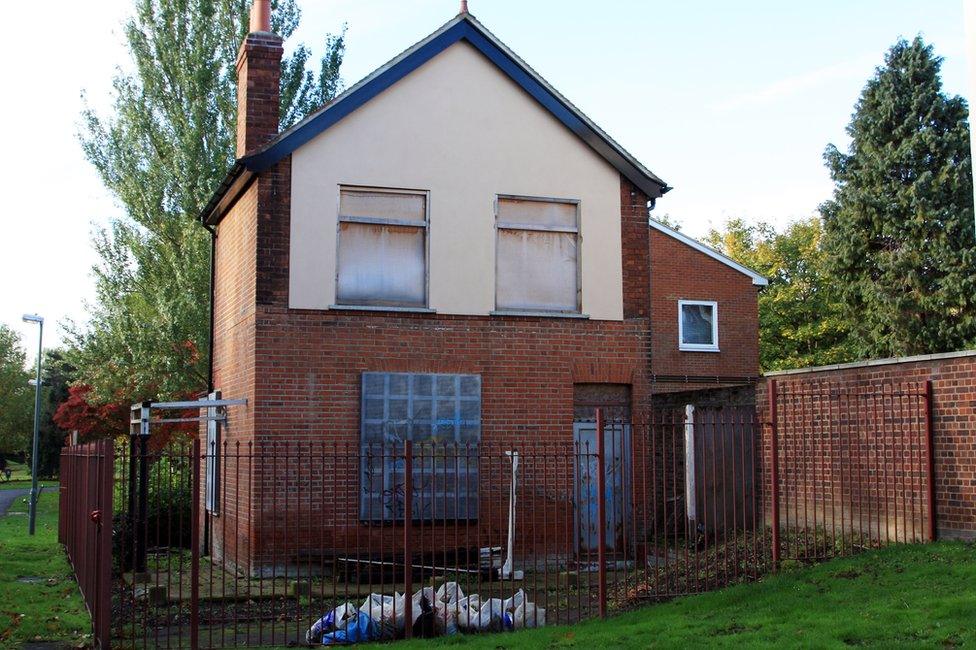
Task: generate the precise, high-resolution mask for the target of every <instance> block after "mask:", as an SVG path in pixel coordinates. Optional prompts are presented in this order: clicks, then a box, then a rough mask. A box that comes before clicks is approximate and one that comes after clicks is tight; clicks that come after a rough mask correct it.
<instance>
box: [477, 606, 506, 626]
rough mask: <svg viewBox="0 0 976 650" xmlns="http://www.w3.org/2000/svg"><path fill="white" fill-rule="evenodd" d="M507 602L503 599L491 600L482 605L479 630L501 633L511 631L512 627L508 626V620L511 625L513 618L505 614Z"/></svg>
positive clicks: (479, 615) (479, 614)
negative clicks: (505, 630) (506, 630)
mask: <svg viewBox="0 0 976 650" xmlns="http://www.w3.org/2000/svg"><path fill="white" fill-rule="evenodd" d="M504 605H505V601H503V600H502V599H501V598H489V599H488V600H486V601H485V602H484V603H482V605H481V609H480V610H479V611H478V629H479V630H492V631H501V630H504V629H511V625H510V624H508V625H506V619H507V621H508V622H509V623H510V622H511V616H509V615H507V614H506V612H505V608H504Z"/></svg>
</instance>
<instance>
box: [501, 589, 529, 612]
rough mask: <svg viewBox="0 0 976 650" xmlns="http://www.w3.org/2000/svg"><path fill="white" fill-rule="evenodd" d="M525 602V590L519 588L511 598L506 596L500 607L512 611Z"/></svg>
mask: <svg viewBox="0 0 976 650" xmlns="http://www.w3.org/2000/svg"><path fill="white" fill-rule="evenodd" d="M524 602H525V591H524V590H522V589H519V590H518V591H516V592H515V594H513V595H512V597H511V598H506V599H505V602H504V604H503V605H502V609H504V610H505V611H506V612H509V613H513V612H514V611H515V610H516V609H518V607H519V606H520V605H521V604H522V603H524Z"/></svg>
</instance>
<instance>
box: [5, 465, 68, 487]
mask: <svg viewBox="0 0 976 650" xmlns="http://www.w3.org/2000/svg"><path fill="white" fill-rule="evenodd" d="M7 467H9V468H10V470H11V472H10V480H9V481H4V480H0V490H18V489H21V488H25V489H28V490H29V489H30V486H31V477H30V468H29V467H28V466H27V465H24V464H23V463H15V462H13V461H11V460H8V461H7ZM37 484H38V485H43V486H45V487H51V486H55V485H57V484H58V482H57V481H45V480H40V481H38V482H37Z"/></svg>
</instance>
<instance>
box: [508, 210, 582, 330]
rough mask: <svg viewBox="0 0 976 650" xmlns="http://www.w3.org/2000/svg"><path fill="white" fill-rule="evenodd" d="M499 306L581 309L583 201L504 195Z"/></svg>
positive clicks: (524, 309)
mask: <svg viewBox="0 0 976 650" xmlns="http://www.w3.org/2000/svg"><path fill="white" fill-rule="evenodd" d="M495 218H496V224H497V230H498V235H497V247H496V256H497V257H496V274H495V303H496V309H497V310H499V311H533V312H535V311H541V312H562V313H578V312H579V311H580V277H579V275H580V272H579V268H580V267H579V239H580V237H579V201H573V200H565V199H541V198H532V197H515V196H499V197H498V200H497V201H496V210H495Z"/></svg>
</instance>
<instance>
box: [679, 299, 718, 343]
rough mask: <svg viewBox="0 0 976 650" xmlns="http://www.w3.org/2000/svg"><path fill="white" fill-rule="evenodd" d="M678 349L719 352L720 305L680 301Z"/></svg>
mask: <svg viewBox="0 0 976 650" xmlns="http://www.w3.org/2000/svg"><path fill="white" fill-rule="evenodd" d="M678 348H679V349H681V350H686V351H689V352H718V303H717V302H715V301H712V300H679V301H678Z"/></svg>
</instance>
